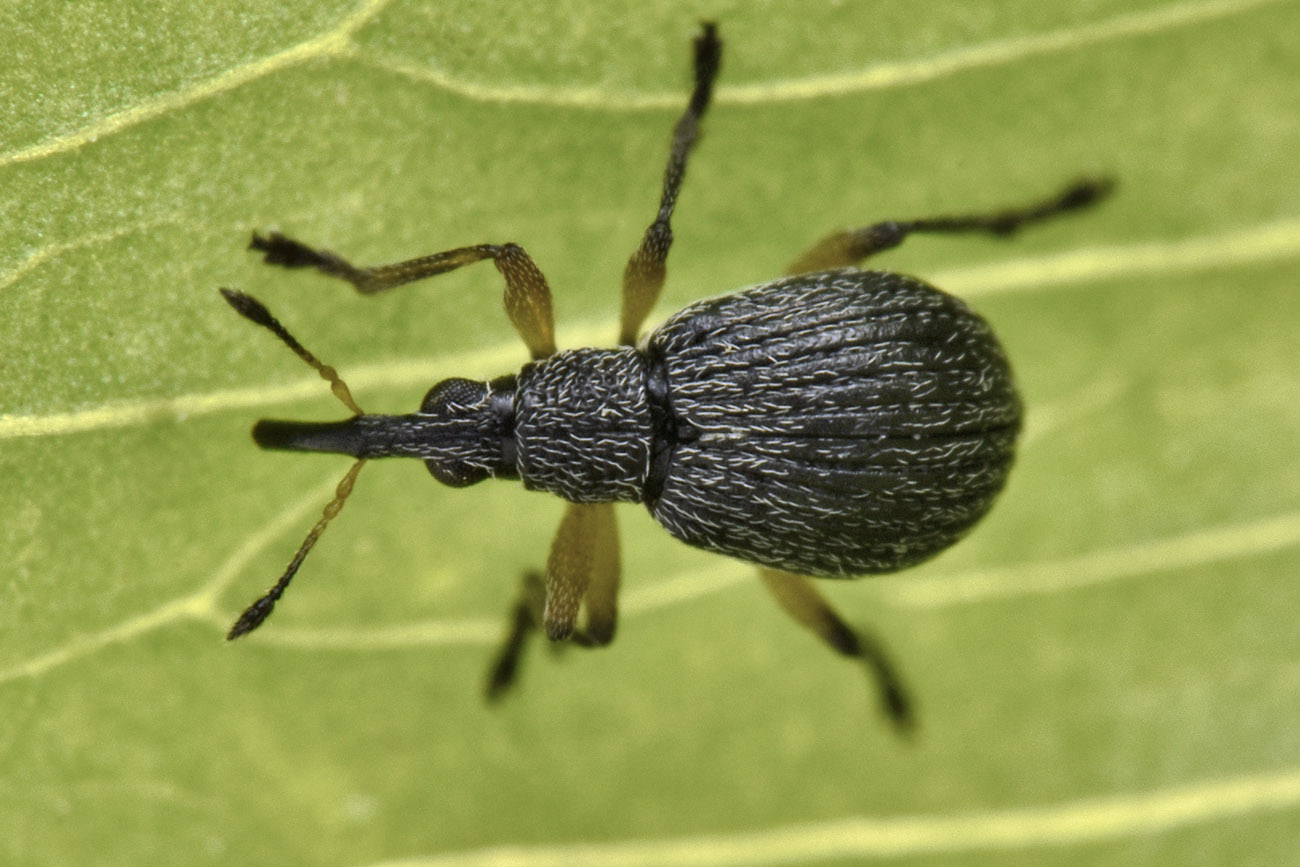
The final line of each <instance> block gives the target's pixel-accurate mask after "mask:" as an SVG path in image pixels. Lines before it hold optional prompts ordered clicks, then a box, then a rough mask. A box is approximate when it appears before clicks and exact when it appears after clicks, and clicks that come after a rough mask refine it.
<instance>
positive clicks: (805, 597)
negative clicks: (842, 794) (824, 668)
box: [758, 568, 916, 733]
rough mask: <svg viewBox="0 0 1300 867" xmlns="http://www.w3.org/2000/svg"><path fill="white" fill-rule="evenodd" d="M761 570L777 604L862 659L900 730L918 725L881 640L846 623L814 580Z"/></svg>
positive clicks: (840, 648) (823, 637) (882, 703)
mask: <svg viewBox="0 0 1300 867" xmlns="http://www.w3.org/2000/svg"><path fill="white" fill-rule="evenodd" d="M758 571H759V575H760V576H761V577H762V578H763V584H764V585H765V586H766V587H767V589H768V590H769V591H770V592H771V594H772V596H774V597H775V598H776V601H777V603H778V604H780V606H781V608H782V609H783V610H784V611H785V612H786V613H787V614H789V615H790V616H791V617H793V618H794V620H795V621H796V622H797V623H799V624H800V625H801V626H803V627H804V628H806V629H808V630H810V631H811V632H812V633H813V634H814V635H816V636H817V637H818V638H820V639H821V640H822V641H823V642H825V643H826V644H827V645H828V646H829V647H830V648H831V649H832V650H834V651H835V652H836V653H838V654H840V655H841V656H847V657H849V658H850V659H856V660H859V661H861V662H862V663H863V665H865V666H866V668H867V671H869V672H870V673H871V675H872V678H873V679H874V680H875V683H876V689H877V692H878V693H879V695H880V706H881V709H882V710H883V711H884V712H885V715H886V716H888V717H889V721H890V722H892V723H893V724H894V727H895V728H896V729H898V730H899V731H900V732H904V733H906V732H908V731H911V730H912V729H913V728H914V727H915V726H916V717H915V712H914V710H913V702H912V699H911V698H910V697H909V695H908V693H907V689H906V688H905V687H904V686H903V682H902V679H901V678H900V677H899V676H898V672H897V671H896V670H895V668H894V665H893V663H892V662H890V660H889V657H888V656H887V655H886V654H885V651H884V648H883V647H881V645H880V643H879V642H878V641H876V640H875V639H874V638H872V637H871V636H869V635H866V634H864V633H862V632H859V631H857V630H855V629H853V627H851V626H849V625H848V624H847V623H845V622H844V619H843V618H842V617H840V616H839V614H837V613H835V609H833V608H832V607H831V605H830V603H829V602H827V601H826V599H825V597H823V596H822V595H821V593H819V592H818V591H817V588H816V587H814V586H813V583H812V580H811V579H809V578H807V577H805V576H803V575H795V574H792V573H790V572H782V571H779V570H777V569H767V568H760V569H759V570H758Z"/></svg>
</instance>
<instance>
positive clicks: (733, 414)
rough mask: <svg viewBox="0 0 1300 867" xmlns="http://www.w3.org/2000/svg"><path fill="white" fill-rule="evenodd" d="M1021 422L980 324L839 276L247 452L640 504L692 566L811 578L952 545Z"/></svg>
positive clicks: (717, 303) (790, 281)
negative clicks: (732, 560) (639, 339)
mask: <svg viewBox="0 0 1300 867" xmlns="http://www.w3.org/2000/svg"><path fill="white" fill-rule="evenodd" d="M1019 426H1020V403H1019V400H1018V398H1017V395H1016V391H1015V387H1014V385H1013V382H1012V378H1011V373H1010V368H1009V366H1008V364H1007V362H1006V358H1005V356H1004V354H1003V352H1002V349H1001V347H1000V346H999V344H998V342H997V340H996V339H995V338H994V336H993V334H992V331H991V330H990V329H989V327H988V325H987V324H986V323H985V322H984V320H983V319H981V318H980V317H979V316H978V315H976V314H975V313H974V312H972V311H971V310H970V308H968V307H967V306H966V305H965V304H964V303H962V302H961V301H960V300H958V299H956V298H954V297H952V296H951V295H948V294H946V293H944V292H941V291H939V290H938V289H935V288H934V287H932V286H930V285H928V284H926V283H924V282H922V281H920V280H918V279H916V278H913V277H906V276H902V275H899V274H893V273H889V272H882V271H858V270H854V269H844V270H839V271H829V272H822V273H816V274H805V275H800V276H796V277H788V278H785V279H783V280H778V281H775V282H772V283H766V284H763V285H761V286H757V287H754V288H751V289H748V290H745V291H741V292H737V293H734V294H731V295H725V296H722V297H719V298H714V299H710V300H706V301H702V302H699V303H696V304H693V305H691V306H689V307H686V308H685V309H683V310H682V311H680V312H679V313H677V314H676V315H675V316H673V317H672V318H670V319H669V320H668V321H667V322H665V323H664V324H663V325H662V326H660V327H659V328H658V329H657V330H655V331H654V332H653V333H652V334H651V335H650V336H649V338H648V340H646V341H645V342H644V343H643V345H642V346H641V347H638V348H632V347H623V348H619V349H577V350H570V351H566V352H560V353H557V354H555V355H553V356H551V357H549V358H545V359H542V360H541V361H538V362H534V363H531V364H528V365H526V366H525V367H524V368H523V370H521V371H520V373H519V374H518V376H506V377H501V378H499V379H496V380H493V381H491V382H478V383H476V382H471V381H469V380H464V379H451V380H446V381H444V382H441V383H439V384H438V385H436V386H434V388H433V389H432V390H431V391H430V392H429V394H428V396H427V397H426V398H425V401H424V404H423V406H422V408H421V411H420V412H418V413H415V414H412V415H405V416H376V415H366V416H360V417H358V418H357V419H353V420H349V421H347V422H341V423H332V424H325V425H317V424H312V423H295V422H275V421H270V422H262V423H260V424H259V426H258V428H257V431H256V433H257V438H258V441H259V443H261V444H262V445H264V446H269V447H274V448H287V449H311V450H322V451H339V452H345V453H347V454H351V455H354V456H356V457H367V458H370V457H382V456H391V455H405V456H410V457H419V458H422V459H424V461H425V462H426V464H427V466H428V467H429V469H430V471H431V472H432V473H433V475H434V477H435V478H437V479H439V480H440V481H443V482H446V483H448V484H451V485H455V486H463V485H466V484H471V483H473V482H476V481H479V480H481V479H485V478H488V477H503V478H518V479H520V480H522V482H523V484H524V485H525V487H528V488H531V489H536V490H545V491H550V492H551V493H554V494H558V495H559V496H561V497H563V498H565V499H566V500H569V501H571V502H576V503H596V502H612V501H630V502H643V503H645V505H646V507H647V508H648V509H649V511H650V513H651V514H652V515H653V516H654V518H655V519H656V520H657V521H658V522H659V523H660V524H662V525H663V526H664V527H666V528H667V529H668V531H669V532H671V533H672V534H673V535H674V536H676V537H677V538H679V539H681V540H682V541H683V542H686V543H688V544H690V545H695V546H697V547H700V548H705V549H708V550H711V551H718V552H720V553H724V554H728V555H731V556H733V557H738V558H741V559H744V560H749V561H752V562H755V563H760V564H763V565H766V566H773V567H777V568H781V569H786V570H789V571H792V572H799V573H802V574H808V575H819V576H843V575H855V574H862V573H870V572H889V571H893V570H896V569H900V568H903V567H906V566H910V565H913V564H915V563H917V562H919V561H921V560H924V559H926V558H927V557H930V556H931V555H933V554H936V553H938V552H939V551H941V550H943V549H944V548H946V547H947V546H948V545H950V544H952V543H953V542H955V541H956V540H957V539H958V538H960V537H961V535H962V534H963V533H964V532H965V530H967V529H968V528H969V527H970V526H971V525H973V524H974V523H975V522H976V521H977V520H978V519H979V518H980V517H981V516H982V515H983V514H984V513H985V512H986V511H988V509H989V506H990V505H991V503H992V501H993V498H994V496H995V495H996V494H997V493H998V491H999V490H1000V489H1001V488H1002V485H1003V482H1004V480H1005V479H1006V475H1007V471H1008V469H1009V468H1010V465H1011V462H1012V458H1013V452H1014V445H1015V439H1016V434H1017V432H1018V430H1019Z"/></svg>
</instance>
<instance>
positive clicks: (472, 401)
mask: <svg viewBox="0 0 1300 867" xmlns="http://www.w3.org/2000/svg"><path fill="white" fill-rule="evenodd" d="M487 396H488V388H487V383H485V382H475V381H474V380H472V379H461V378H460V377H454V378H452V379H444V380H443V381H442V382H440V383H438V384H437V385H435V386H434V387H433V388H431V389H429V393H428V394H426V395H425V396H424V402H423V403H421V404H420V412H423V413H428V414H429V415H448V414H449V413H454V412H455V411H456V410H464V409H467V408H469V407H472V406H476V405H478V404H481V403H483V401H485V400H487Z"/></svg>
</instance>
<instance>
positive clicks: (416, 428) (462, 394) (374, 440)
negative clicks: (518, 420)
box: [253, 377, 517, 488]
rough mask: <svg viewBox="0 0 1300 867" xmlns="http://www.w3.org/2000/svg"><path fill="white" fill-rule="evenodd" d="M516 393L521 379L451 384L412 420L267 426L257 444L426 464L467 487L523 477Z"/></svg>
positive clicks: (432, 393) (446, 480) (257, 432)
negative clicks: (493, 478) (517, 465)
mask: <svg viewBox="0 0 1300 867" xmlns="http://www.w3.org/2000/svg"><path fill="white" fill-rule="evenodd" d="M514 392H515V381H514V377H501V378H499V379H495V380H492V381H491V382H475V381H473V380H469V379H446V380H443V381H442V382H440V383H438V384H437V385H435V386H434V387H433V388H432V389H430V390H429V393H428V394H427V395H425V398H424V401H423V403H422V404H421V405H420V409H419V411H418V412H414V413H411V414H409V415H371V414H368V413H366V414H361V415H355V416H353V417H351V418H348V419H344V420H342V421H334V422H301V421H281V420H277V419H263V420H262V421H259V422H258V423H257V424H256V425H255V426H254V427H253V439H254V440H255V441H256V442H257V444H258V445H259V446H261V447H262V448H265V449H279V450H285V451H307V452H332V453H335V454H345V455H351V456H352V457H354V458H367V459H368V458H387V457H409V458H420V459H421V460H423V461H424V463H425V466H426V467H428V469H429V472H430V473H431V474H432V475H433V477H434V478H435V479H437V480H438V481H440V482H442V483H443V484H445V485H450V486H452V487H457V488H460V487H465V486H466V485H472V484H474V483H475V482H480V481H482V480H483V479H486V478H488V477H489V476H505V477H514V476H515V475H516V474H517V473H516V470H515V445H514Z"/></svg>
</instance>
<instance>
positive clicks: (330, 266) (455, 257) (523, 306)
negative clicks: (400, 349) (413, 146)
mask: <svg viewBox="0 0 1300 867" xmlns="http://www.w3.org/2000/svg"><path fill="white" fill-rule="evenodd" d="M248 248H249V249H250V250H258V251H260V252H261V253H262V254H263V256H262V261H264V262H266V263H267V264H270V265H279V266H280V267H282V268H315V269H316V270H317V271H320V272H321V273H322V274H328V275H329V276H331V277H337V278H339V279H340V280H346V281H348V282H349V283H351V284H352V285H353V287H355V288H356V290H357V291H358V292H360V293H361V294H363V295H374V294H376V293H378V292H383V291H385V290H387V289H392V288H395V287H397V286H403V285H405V284H407V283H413V282H415V281H416V280H423V279H424V278H426V277H434V276H436V275H438V274H445V273H447V272H448V271H455V270H456V269H457V268H460V267H463V266H465V265H470V264H473V263H474V262H481V261H483V260H484V259H491V260H492V262H493V264H495V265H496V266H497V270H498V271H500V272H501V275H502V276H503V277H505V279H506V294H505V305H506V314H507V315H508V316H509V317H510V322H511V324H513V325H514V326H515V330H516V331H518V332H519V336H520V337H522V338H523V339H524V343H526V344H527V345H528V350H529V352H531V353H532V355H533V358H545V357H546V356H548V355H553V354H554V353H555V324H554V314H553V313H552V311H551V288H550V286H549V285H547V282H546V277H545V276H543V274H542V272H541V269H539V268H538V267H537V263H536V262H534V261H533V258H532V257H531V256H529V255H528V253H527V252H525V251H524V248H523V247H520V246H519V245H518V244H476V245H474V246H473V247H457V248H456V249H455V250H446V251H444V252H442V253H434V254H433V255H432V256H421V257H420V258H418V259H408V260H406V261H404V262H396V263H394V264H391V265H376V266H373V267H369V268H359V267H357V266H356V265H353V264H351V263H350V262H348V261H347V260H346V259H344V258H343V257H341V256H339V255H338V254H336V253H331V252H330V251H329V250H317V249H314V248H312V247H308V246H307V245H306V244H303V243H302V242H301V241H295V240H294V239H292V238H287V237H285V236H284V235H281V234H280V233H279V232H272V233H271V234H269V235H267V236H265V237H263V236H261V235H258V234H256V233H254V234H253V240H252V242H251V243H250V244H249V245H248Z"/></svg>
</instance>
